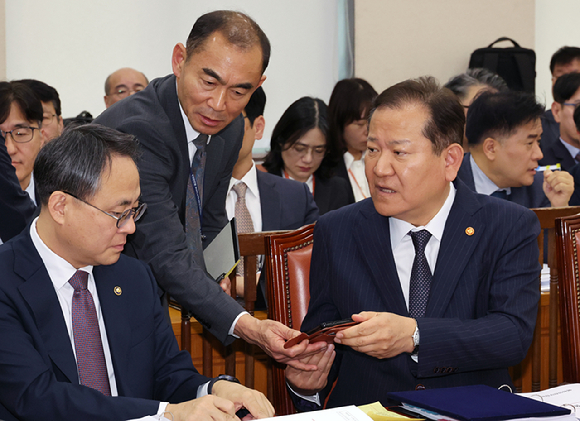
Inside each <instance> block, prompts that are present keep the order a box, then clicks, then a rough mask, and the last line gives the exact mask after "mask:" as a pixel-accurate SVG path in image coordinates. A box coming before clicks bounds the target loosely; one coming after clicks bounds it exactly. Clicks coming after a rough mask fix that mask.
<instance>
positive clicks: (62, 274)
mask: <svg viewBox="0 0 580 421" xmlns="http://www.w3.org/2000/svg"><path fill="white" fill-rule="evenodd" d="M37 221H38V218H36V219H35V220H34V221H33V222H32V225H31V226H30V237H31V238H32V243H33V244H34V247H36V250H38V254H39V255H40V257H41V259H42V261H43V263H44V266H45V267H46V271H47V272H48V276H50V280H51V281H52V284H53V286H54V290H55V291H56V295H57V297H58V302H59V304H60V307H61V310H62V315H63V317H64V322H65V324H66V329H67V331H68V336H69V338H70V342H71V347H72V351H73V354H74V356H75V359H76V349H75V346H74V343H75V341H74V336H73V330H72V299H73V293H74V288H73V287H72V285H71V284H69V282H68V281H69V279H70V278H72V276H73V275H74V274H75V273H76V271H77V270H76V269H75V268H74V267H73V266H72V265H71V264H70V263H69V262H67V261H66V260H64V259H63V258H62V257H60V256H59V255H57V254H56V253H54V252H53V251H52V250H51V249H49V248H48V246H47V245H46V244H44V242H43V241H42V240H41V239H40V237H39V236H38V232H37V231H36V222H37ZM80 270H83V271H85V272H87V273H88V274H89V278H88V282H87V289H88V290H89V292H90V293H91V295H92V296H93V301H94V303H95V309H96V311H97V321H98V322H99V331H100V333H101V343H102V344H103V353H104V354H105V364H106V366H107V374H108V375H109V385H110V386H111V396H118V395H117V382H116V380H115V371H114V370H113V361H112V359H111V350H110V349H109V340H108V339H107V330H106V329H105V321H104V320H103V314H102V312H101V304H100V302H99V294H98V293H97V286H96V285H95V278H94V277H93V267H92V266H85V267H83V268H80Z"/></svg>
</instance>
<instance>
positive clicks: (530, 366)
mask: <svg viewBox="0 0 580 421" xmlns="http://www.w3.org/2000/svg"><path fill="white" fill-rule="evenodd" d="M532 210H533V211H534V213H535V214H536V216H537V217H538V220H539V221H540V227H541V228H542V230H541V232H540V235H539V236H538V247H539V249H540V256H539V261H540V264H544V263H547V264H548V266H549V267H550V293H549V312H548V321H547V323H545V325H546V324H547V327H548V346H547V347H544V349H547V350H548V356H547V358H546V356H544V358H542V322H543V320H542V317H541V313H540V311H538V318H537V320H536V328H535V330H534V339H533V341H532V345H531V347H530V349H529V351H528V355H527V356H526V358H525V360H524V361H523V362H522V363H521V364H518V365H517V366H515V367H512V377H513V380H514V385H515V386H516V389H517V391H524V392H537V391H539V390H543V389H547V388H549V387H556V386H557V385H558V383H559V381H558V378H559V376H560V377H561V373H560V374H559V372H561V366H560V367H559V364H558V362H559V360H558V326H559V320H558V268H557V264H556V236H555V228H556V219H557V218H560V217H562V216H568V215H573V214H576V213H578V212H580V207H573V206H568V207H560V208H537V209H532ZM543 295H544V294H543ZM542 299H544V297H542ZM524 371H531V386H530V387H526V386H525V385H523V384H522V379H523V377H524V374H525V373H524ZM542 374H544V376H542ZM546 374H547V376H546ZM542 377H543V378H542Z"/></svg>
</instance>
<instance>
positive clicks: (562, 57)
mask: <svg viewBox="0 0 580 421" xmlns="http://www.w3.org/2000/svg"><path fill="white" fill-rule="evenodd" d="M571 72H580V48H578V47H568V46H564V47H562V48H560V49H558V51H556V52H555V53H554V54H553V55H552V58H551V59H550V73H551V74H552V86H554V84H555V83H556V81H557V80H558V78H559V77H560V76H562V75H565V74H567V73H571ZM542 130H543V131H542V139H541V140H540V146H541V148H542V152H544V153H545V151H546V150H547V148H548V147H550V146H551V145H552V144H553V143H554V142H557V141H558V139H559V138H560V127H559V124H558V122H557V121H556V120H555V119H554V115H553V114H552V110H551V109H550V110H546V112H545V113H544V114H543V115H542Z"/></svg>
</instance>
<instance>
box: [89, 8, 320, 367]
mask: <svg viewBox="0 0 580 421" xmlns="http://www.w3.org/2000/svg"><path fill="white" fill-rule="evenodd" d="M269 56H270V43H269V41H268V38H267V37H266V35H265V34H264V33H263V32H262V30H261V29H260V27H259V26H258V25H257V24H256V23H255V22H254V21H253V20H252V19H251V18H249V17H248V16H246V15H244V14H241V13H237V12H232V11H216V12H212V13H208V14H206V15H203V16H201V17H200V18H199V19H198V20H197V21H196V23H195V24H194V26H193V29H192V30H191V33H190V34H189V37H188V40H187V45H183V44H181V43H179V44H177V45H176V46H175V48H174V49H173V56H172V66H173V74H172V75H169V76H166V77H164V78H160V79H155V80H153V81H151V83H150V84H149V86H148V87H147V88H145V89H144V90H143V91H141V92H138V93H136V94H135V95H132V96H130V97H128V98H125V99H124V100H123V101H120V102H119V103H118V104H115V106H114V107H112V108H111V109H110V110H105V112H104V113H103V114H102V115H101V116H100V117H99V118H97V120H96V122H97V123H101V124H104V125H106V126H110V127H114V128H116V129H117V130H120V131H122V132H126V133H131V134H133V135H134V136H135V137H136V138H137V139H138V141H139V143H140V145H141V149H142V152H143V156H142V159H141V160H140V162H139V169H140V171H141V192H142V195H143V200H144V201H146V202H147V204H148V206H149V208H148V210H147V213H146V214H145V215H144V217H143V221H142V222H141V224H140V226H139V231H137V232H136V233H135V235H134V236H132V237H130V239H129V243H128V245H127V252H128V254H131V255H134V256H136V257H137V258H139V259H141V260H143V261H145V262H147V263H148V264H149V265H150V266H151V269H152V270H153V274H154V275H155V278H156V279H157V282H158V283H159V285H160V286H161V287H162V288H163V290H164V291H165V293H166V296H167V294H168V295H170V296H171V297H173V298H174V299H175V300H176V301H177V302H179V303H180V304H181V305H183V306H184V307H185V308H187V309H188V310H190V311H191V312H192V313H193V315H194V316H195V317H196V318H197V320H198V321H200V322H201V324H202V325H203V326H204V327H205V328H206V329H209V331H210V332H211V333H212V334H214V335H215V336H216V337H217V338H218V339H219V340H221V341H222V342H223V343H225V344H228V343H230V342H232V341H233V340H234V338H235V337H236V336H239V337H241V338H243V339H244V340H246V341H248V342H250V343H253V344H257V345H259V346H261V347H262V348H263V349H264V350H265V351H266V352H267V353H268V354H270V355H271V356H272V357H274V358H275V359H277V360H279V361H283V362H287V361H288V360H289V359H292V358H293V357H295V356H296V355H298V354H300V353H302V352H304V351H305V349H306V347H307V345H306V343H303V344H300V345H297V346H296V347H292V348H291V349H288V350H285V349H284V348H283V344H284V342H285V339H289V338H291V337H293V336H295V335H297V334H298V332H296V331H293V330H292V329H289V328H287V327H286V326H284V325H282V324H280V323H276V322H274V321H272V320H263V321H260V320H258V319H256V318H254V317H252V316H250V315H249V314H248V313H246V312H244V309H243V308H242V307H241V306H240V305H239V304H237V303H236V301H235V300H234V299H232V298H231V297H230V296H229V295H227V294H226V293H224V291H222V288H220V285H219V284H218V283H217V282H216V281H215V280H214V279H212V278H211V277H210V276H209V275H208V274H207V273H206V271H205V265H204V262H203V258H201V257H196V256H199V250H197V251H196V249H195V248H193V249H192V248H188V244H190V243H188V241H191V240H192V235H193V236H197V237H196V238H193V240H197V242H201V241H200V238H199V236H200V234H201V239H202V240H203V245H204V247H205V246H206V245H207V244H209V243H210V242H211V240H212V239H213V238H215V236H216V235H217V234H218V232H219V231H220V230H221V228H222V227H223V226H225V224H226V223H227V215H226V210H225V202H226V194H227V189H228V186H229V182H230V178H231V176H232V169H233V167H234V165H235V163H236V160H237V157H238V152H239V150H240V147H241V145H242V138H243V135H244V119H243V117H242V116H241V112H242V110H243V109H244V107H245V106H246V104H247V102H248V101H249V99H250V97H251V95H252V93H253V92H254V91H255V90H256V88H258V86H260V85H261V84H262V83H263V82H264V80H265V79H266V76H264V75H263V72H264V70H265V69H266V67H267V65H268V61H269ZM200 134H203V135H209V139H207V141H206V140H205V139H204V140H203V141H202V146H205V154H206V158H205V159H206V162H205V171H204V174H203V183H202V184H201V185H199V186H198V187H200V189H199V190H200V191H201V187H202V186H203V191H202V192H201V193H200V194H199V195H198V194H196V195H195V199H194V200H189V199H191V197H192V194H188V193H187V190H188V182H189V184H190V186H191V185H192V184H193V181H194V180H195V177H193V176H192V175H191V172H190V165H191V162H192V160H193V159H194V158H195V157H196V151H197V149H198V146H196V145H195V144H194V141H196V139H197V138H198V135H200ZM198 142H199V141H198ZM198 168H199V167H198V166H197V165H193V167H192V168H191V171H192V172H195V170H196V169H198ZM190 176H191V177H190ZM190 179H191V181H189V180H190ZM186 199H188V200H186ZM187 201H189V202H190V204H191V206H189V207H187V206H186V202H187ZM200 205H201V206H200ZM192 207H193V209H194V210H197V209H199V208H201V210H202V211H201V212H200V213H201V215H200V218H198V219H195V221H194V222H197V223H198V224H199V220H201V233H200V232H199V229H198V231H197V232H193V231H190V234H192V235H188V236H187V237H186V232H185V229H184V226H186V225H188V223H189V222H187V223H186V216H187V215H188V213H189V212H191V210H192ZM187 221H190V219H187ZM198 249H199V248H198ZM311 348H312V349H317V348H318V346H314V345H313V346H311ZM297 364H299V363H297ZM311 368H313V367H311Z"/></svg>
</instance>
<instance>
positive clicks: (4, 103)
mask: <svg viewBox="0 0 580 421" xmlns="http://www.w3.org/2000/svg"><path fill="white" fill-rule="evenodd" d="M13 102H15V103H16V104H18V107H19V108H20V111H22V114H24V117H26V120H28V121H36V122H38V126H39V127H42V119H43V111H42V104H41V103H40V99H38V97H37V96H36V95H35V94H34V92H33V91H32V89H30V88H29V87H28V86H27V85H25V84H24V83H22V82H18V81H12V82H0V124H1V123H4V122H5V121H6V119H7V118H8V116H10V108H11V106H12V103H13Z"/></svg>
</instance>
